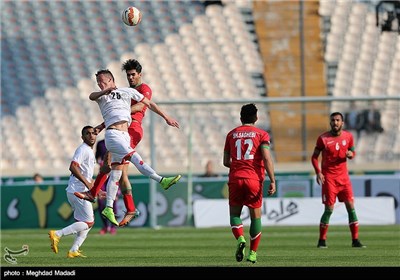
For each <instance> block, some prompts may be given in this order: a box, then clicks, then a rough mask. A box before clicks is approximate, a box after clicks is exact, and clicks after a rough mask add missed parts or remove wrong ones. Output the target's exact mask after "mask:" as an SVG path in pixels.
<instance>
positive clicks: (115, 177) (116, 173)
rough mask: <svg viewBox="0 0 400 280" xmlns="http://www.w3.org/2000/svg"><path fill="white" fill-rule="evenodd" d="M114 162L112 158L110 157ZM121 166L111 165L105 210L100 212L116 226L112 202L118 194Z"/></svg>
mask: <svg viewBox="0 0 400 280" xmlns="http://www.w3.org/2000/svg"><path fill="white" fill-rule="evenodd" d="M112 159H113V162H114V156H112ZM123 166H124V165H123V164H113V166H112V169H111V172H110V175H109V178H108V183H107V194H106V208H104V210H103V211H102V212H101V215H103V216H104V217H105V218H107V219H108V220H109V221H110V222H111V223H112V224H114V225H116V226H118V222H117V220H116V219H115V214H114V201H115V199H116V196H117V192H118V183H119V180H120V178H121V175H122V168H123Z"/></svg>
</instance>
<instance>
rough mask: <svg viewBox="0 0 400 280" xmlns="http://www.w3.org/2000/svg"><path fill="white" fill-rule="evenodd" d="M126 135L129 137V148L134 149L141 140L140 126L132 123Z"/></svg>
mask: <svg viewBox="0 0 400 280" xmlns="http://www.w3.org/2000/svg"><path fill="white" fill-rule="evenodd" d="M128 133H129V136H130V137H131V147H132V148H133V149H134V148H135V147H136V146H137V144H139V142H140V140H142V138H143V128H142V125H141V124H140V123H138V122H136V121H132V123H131V125H130V126H129V127H128Z"/></svg>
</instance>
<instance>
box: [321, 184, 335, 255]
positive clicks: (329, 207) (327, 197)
mask: <svg viewBox="0 0 400 280" xmlns="http://www.w3.org/2000/svg"><path fill="white" fill-rule="evenodd" d="M321 197H322V203H323V204H324V213H322V216H321V219H320V223H319V239H318V244H317V247H318V248H328V246H327V245H326V239H327V235H328V228H329V220H330V218H331V215H332V213H333V206H334V205H335V202H336V197H337V192H336V188H335V181H334V180H332V179H330V178H329V177H328V176H325V183H324V184H323V185H322V191H321Z"/></svg>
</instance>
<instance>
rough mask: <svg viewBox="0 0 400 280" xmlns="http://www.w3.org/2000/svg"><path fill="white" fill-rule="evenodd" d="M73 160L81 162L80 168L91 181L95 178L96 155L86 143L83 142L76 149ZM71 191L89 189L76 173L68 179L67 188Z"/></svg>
mask: <svg viewBox="0 0 400 280" xmlns="http://www.w3.org/2000/svg"><path fill="white" fill-rule="evenodd" d="M71 161H73V162H76V163H78V164H79V169H80V171H81V173H82V175H83V177H85V178H86V180H88V181H89V182H92V180H93V172H94V166H95V164H96V157H95V155H94V151H93V149H92V148H91V147H90V146H89V145H88V144H86V143H82V144H81V145H79V147H78V148H77V149H76V150H75V153H74V155H73V157H72V160H71ZM65 190H66V191H67V192H69V193H74V192H84V191H88V188H87V187H86V186H85V185H84V184H83V183H82V182H81V181H80V180H79V179H78V178H76V177H75V176H74V175H72V174H71V176H70V177H69V181H68V187H67V188H66V189H65Z"/></svg>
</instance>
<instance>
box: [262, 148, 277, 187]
mask: <svg viewBox="0 0 400 280" xmlns="http://www.w3.org/2000/svg"><path fill="white" fill-rule="evenodd" d="M261 152H262V155H263V161H264V166H265V170H266V171H267V174H268V177H269V180H270V184H269V188H268V195H273V194H274V193H275V192H276V183H275V174H274V163H273V161H272V156H271V152H270V150H269V147H267V146H265V147H264V146H262V148H261Z"/></svg>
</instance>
